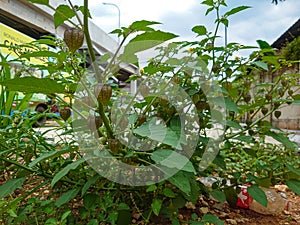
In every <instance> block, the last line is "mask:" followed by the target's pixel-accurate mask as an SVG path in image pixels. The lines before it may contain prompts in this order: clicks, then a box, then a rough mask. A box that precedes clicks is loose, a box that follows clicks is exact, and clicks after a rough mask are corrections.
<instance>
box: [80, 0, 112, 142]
mask: <svg viewBox="0 0 300 225" xmlns="http://www.w3.org/2000/svg"><path fill="white" fill-rule="evenodd" d="M88 15H89V12H88V0H84V14H83V19H84V34H85V38H86V43H87V46H88V50H89V53H90V57H91V61H92V65H93V68H94V70H95V73H96V78H97V80H98V82H103V81H104V79H103V76H101V72H100V70H99V67H98V65H97V63H96V56H95V52H94V49H93V45H92V40H91V36H90V33H89V26H88V23H89V20H88V19H89V18H88ZM99 114H100V116H101V118H102V120H103V123H104V126H105V128H106V130H107V134H108V137H110V138H112V137H113V131H112V128H111V126H110V123H109V119H108V117H107V116H106V115H105V112H104V107H103V105H102V104H100V103H99Z"/></svg>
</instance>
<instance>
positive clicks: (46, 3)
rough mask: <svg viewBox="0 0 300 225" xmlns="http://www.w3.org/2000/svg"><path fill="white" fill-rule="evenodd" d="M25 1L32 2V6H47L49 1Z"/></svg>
mask: <svg viewBox="0 0 300 225" xmlns="http://www.w3.org/2000/svg"><path fill="white" fill-rule="evenodd" d="M27 1H28V2H32V3H34V4H41V5H49V0H27Z"/></svg>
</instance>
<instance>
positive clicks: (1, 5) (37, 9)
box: [0, 0, 137, 89]
mask: <svg viewBox="0 0 300 225" xmlns="http://www.w3.org/2000/svg"><path fill="white" fill-rule="evenodd" d="M60 4H67V2H66V1H64V0H50V5H51V6H53V7H54V8H56V7H57V6H58V5H60ZM53 14H54V11H53V10H51V9H50V8H49V7H47V6H44V5H38V4H36V5H35V4H32V3H30V2H27V1H26V0H0V22H1V23H3V24H5V25H7V26H9V27H11V28H13V29H16V30H18V31H20V32H22V33H24V34H26V35H28V36H30V37H32V38H34V39H38V38H39V37H40V36H42V35H46V34H52V35H56V36H58V37H63V33H64V31H65V30H66V29H67V28H68V27H70V26H71V25H70V24H69V23H65V24H63V25H61V26H59V27H58V28H56V29H55V27H54V21H53ZM89 30H90V35H91V39H92V41H93V46H94V48H95V49H96V50H97V53H98V54H99V55H103V54H105V53H111V54H112V53H113V52H114V51H115V50H116V49H117V47H118V43H117V42H116V41H115V40H114V39H113V38H112V37H110V36H109V35H108V34H107V33H105V32H104V31H103V30H102V29H101V28H100V27H98V26H96V25H95V24H94V23H93V22H92V21H89ZM119 72H120V74H121V76H120V77H122V78H121V79H122V81H124V80H125V79H126V77H127V78H128V76H129V75H130V74H133V73H136V72H137V68H136V67H135V66H134V65H128V64H126V65H124V64H121V67H120V70H119ZM131 89H135V87H131Z"/></svg>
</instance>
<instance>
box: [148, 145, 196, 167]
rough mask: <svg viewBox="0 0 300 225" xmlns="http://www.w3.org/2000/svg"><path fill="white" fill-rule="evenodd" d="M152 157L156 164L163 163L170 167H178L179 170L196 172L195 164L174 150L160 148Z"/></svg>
mask: <svg viewBox="0 0 300 225" xmlns="http://www.w3.org/2000/svg"><path fill="white" fill-rule="evenodd" d="M151 159H152V160H153V161H155V163H156V164H161V165H163V166H166V167H168V168H176V169H179V170H183V171H187V172H191V173H196V171H195V168H194V166H193V164H192V163H191V162H190V161H189V159H188V158H187V157H185V156H184V155H182V154H179V153H177V152H175V151H173V150H168V149H159V150H156V151H155V152H153V153H152V155H151Z"/></svg>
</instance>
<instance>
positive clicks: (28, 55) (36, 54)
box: [20, 51, 58, 59]
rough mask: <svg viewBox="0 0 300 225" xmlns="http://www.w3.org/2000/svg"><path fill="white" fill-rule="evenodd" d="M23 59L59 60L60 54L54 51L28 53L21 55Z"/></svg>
mask: <svg viewBox="0 0 300 225" xmlns="http://www.w3.org/2000/svg"><path fill="white" fill-rule="evenodd" d="M20 57H21V58H26V59H30V58H31V57H46V58H48V57H51V58H58V53H56V52H52V51H36V52H28V53H24V54H22V55H20Z"/></svg>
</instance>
